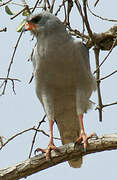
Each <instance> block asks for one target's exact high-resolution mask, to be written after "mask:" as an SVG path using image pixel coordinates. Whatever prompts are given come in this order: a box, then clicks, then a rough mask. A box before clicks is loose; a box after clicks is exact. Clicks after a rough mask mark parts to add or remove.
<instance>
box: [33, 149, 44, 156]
mask: <svg viewBox="0 0 117 180" xmlns="http://www.w3.org/2000/svg"><path fill="white" fill-rule="evenodd" d="M39 151H41V152H42V153H45V152H46V149H41V148H37V149H35V151H34V154H35V155H36V153H37V152H39Z"/></svg>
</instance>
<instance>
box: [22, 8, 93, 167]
mask: <svg viewBox="0 0 117 180" xmlns="http://www.w3.org/2000/svg"><path fill="white" fill-rule="evenodd" d="M25 29H26V30H30V31H31V32H32V33H33V35H34V36H35V37H36V39H37V45H36V47H35V49H34V53H33V66H34V79H35V86H36V87H35V88H36V94H37V96H38V98H39V100H40V102H41V104H42V106H43V108H44V110H45V113H46V115H47V118H48V120H49V145H48V147H47V149H45V150H42V149H40V148H37V150H36V151H40V150H41V151H43V152H46V159H47V160H48V159H49V153H50V151H51V150H52V149H53V150H55V149H56V146H55V145H54V143H53V124H54V121H55V120H56V122H57V127H58V129H59V132H60V137H61V140H62V143H63V144H66V143H69V142H73V141H76V142H81V140H82V141H83V143H84V149H86V147H87V136H86V134H85V131H84V127H83V113H86V112H87V110H88V109H89V108H91V104H92V102H91V101H90V100H89V98H90V96H91V94H92V92H93V91H94V90H95V89H96V83H95V79H94V77H93V76H92V74H91V70H90V64H89V52H88V49H87V48H86V47H85V45H84V44H83V43H82V42H80V41H78V40H76V39H74V38H73V37H72V36H71V35H70V34H69V33H68V32H67V30H66V27H65V26H64V24H63V23H62V22H61V21H60V20H59V19H58V18H57V17H56V16H54V15H52V14H50V13H48V12H46V11H44V12H42V13H39V14H37V15H30V16H29V17H28V18H27V20H26V24H25ZM81 163H82V157H81V158H77V159H73V160H70V161H69V164H70V166H72V167H74V168H77V167H80V166H81Z"/></svg>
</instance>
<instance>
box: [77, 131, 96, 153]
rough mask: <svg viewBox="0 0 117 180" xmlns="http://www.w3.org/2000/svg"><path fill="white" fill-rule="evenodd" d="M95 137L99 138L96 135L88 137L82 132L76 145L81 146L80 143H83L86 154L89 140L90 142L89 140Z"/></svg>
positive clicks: (92, 134)
mask: <svg viewBox="0 0 117 180" xmlns="http://www.w3.org/2000/svg"><path fill="white" fill-rule="evenodd" d="M94 136H96V137H97V135H96V133H91V134H90V135H88V136H86V134H85V133H84V132H81V135H80V137H78V138H77V139H76V141H75V144H76V143H78V144H80V143H81V142H82V141H83V146H84V152H86V150H87V140H88V139H89V138H92V137H94Z"/></svg>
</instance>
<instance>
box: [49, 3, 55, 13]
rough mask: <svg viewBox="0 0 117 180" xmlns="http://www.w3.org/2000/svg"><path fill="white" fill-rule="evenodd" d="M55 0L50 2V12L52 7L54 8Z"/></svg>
mask: <svg viewBox="0 0 117 180" xmlns="http://www.w3.org/2000/svg"><path fill="white" fill-rule="evenodd" d="M54 4H55V0H52V4H51V7H50V12H51V13H53V8H54Z"/></svg>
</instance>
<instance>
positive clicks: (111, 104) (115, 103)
mask: <svg viewBox="0 0 117 180" xmlns="http://www.w3.org/2000/svg"><path fill="white" fill-rule="evenodd" d="M113 105H117V101H116V102H113V103H110V104H104V105H103V107H104V108H105V107H108V106H113Z"/></svg>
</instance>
